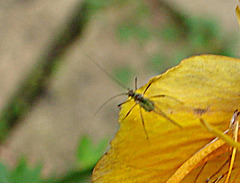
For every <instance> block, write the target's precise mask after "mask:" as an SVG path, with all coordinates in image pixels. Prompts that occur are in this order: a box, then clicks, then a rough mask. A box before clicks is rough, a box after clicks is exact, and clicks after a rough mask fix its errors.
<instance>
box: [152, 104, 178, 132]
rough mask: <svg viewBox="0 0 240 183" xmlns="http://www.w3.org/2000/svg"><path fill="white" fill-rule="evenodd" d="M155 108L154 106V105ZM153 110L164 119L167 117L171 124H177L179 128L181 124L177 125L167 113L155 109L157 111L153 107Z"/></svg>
mask: <svg viewBox="0 0 240 183" xmlns="http://www.w3.org/2000/svg"><path fill="white" fill-rule="evenodd" d="M155 108H156V107H155ZM153 112H155V113H156V114H158V115H160V116H162V117H164V118H165V119H167V120H168V121H170V122H171V123H172V124H174V125H176V126H178V127H179V128H182V126H181V125H179V124H178V123H177V122H176V121H174V120H173V119H171V118H170V117H169V116H168V115H166V114H165V113H164V112H163V111H162V110H160V109H157V111H156V110H155V109H154V110H153Z"/></svg>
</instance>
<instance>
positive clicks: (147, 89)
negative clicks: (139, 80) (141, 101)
mask: <svg viewBox="0 0 240 183" xmlns="http://www.w3.org/2000/svg"><path fill="white" fill-rule="evenodd" d="M151 84H152V82H151V83H149V84H148V86H147V87H146V88H145V90H144V91H143V95H144V94H145V93H146V91H147V90H148V89H149V87H150V86H151Z"/></svg>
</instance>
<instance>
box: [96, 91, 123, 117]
mask: <svg viewBox="0 0 240 183" xmlns="http://www.w3.org/2000/svg"><path fill="white" fill-rule="evenodd" d="M122 95H127V93H120V94H118V95H114V96H112V97H111V98H109V99H108V100H107V101H106V102H104V103H103V104H102V105H101V106H100V107H99V108H98V110H97V111H96V112H95V113H94V115H93V117H94V116H96V114H97V113H98V112H99V111H100V110H101V109H102V108H103V107H104V106H105V105H106V104H107V103H108V102H110V101H111V100H112V99H114V98H116V97H119V96H122Z"/></svg>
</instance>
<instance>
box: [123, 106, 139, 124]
mask: <svg viewBox="0 0 240 183" xmlns="http://www.w3.org/2000/svg"><path fill="white" fill-rule="evenodd" d="M136 105H137V103H135V104H134V105H133V106H132V108H131V109H130V110H129V111H128V113H127V114H126V115H125V116H124V118H123V119H122V120H124V119H125V118H126V117H128V115H129V114H130V113H131V112H132V110H133V108H134V107H136Z"/></svg>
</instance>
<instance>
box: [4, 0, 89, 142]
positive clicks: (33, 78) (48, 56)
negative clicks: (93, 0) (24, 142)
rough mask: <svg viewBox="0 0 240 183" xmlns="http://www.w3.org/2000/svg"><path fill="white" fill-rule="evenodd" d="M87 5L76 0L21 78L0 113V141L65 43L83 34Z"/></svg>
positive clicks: (28, 103) (41, 86) (53, 66)
mask: <svg viewBox="0 0 240 183" xmlns="http://www.w3.org/2000/svg"><path fill="white" fill-rule="evenodd" d="M89 9H90V6H89V4H88V3H87V1H84V2H82V1H81V2H79V4H78V6H77V7H75V9H74V10H73V11H72V12H73V13H72V15H71V17H70V18H69V19H68V21H67V22H64V23H63V27H62V29H60V32H59V33H56V35H57V36H56V37H55V38H54V39H53V40H52V41H50V43H49V46H48V48H47V49H46V50H44V51H43V54H42V55H41V56H40V59H39V61H38V64H37V65H36V66H35V67H34V68H33V69H32V71H31V72H30V73H29V75H28V76H27V77H26V79H25V80H23V82H22V84H21V85H20V87H19V89H18V90H17V91H16V93H15V94H14V95H13V96H12V97H11V100H10V101H9V103H8V104H7V105H6V106H5V107H4V108H3V110H2V111H1V114H0V123H1V124H0V141H1V142H2V141H3V140H4V139H5V138H6V136H7V134H8V132H9V131H10V130H11V129H12V128H13V127H14V126H15V125H16V124H17V122H18V121H19V119H21V118H23V117H24V115H26V113H28V111H29V110H30V109H31V106H32V104H33V103H34V102H35V101H36V99H37V98H38V97H39V96H41V94H42V93H43V92H44V91H45V88H46V87H47V84H48V81H49V79H50V78H51V75H52V73H53V71H55V69H56V66H57V64H58V62H59V61H62V60H61V59H59V58H60V57H61V56H63V54H64V53H65V52H66V51H67V49H68V47H69V46H70V45H71V44H72V43H73V42H74V41H75V40H76V39H77V38H79V37H81V36H82V35H83V30H84V28H85V27H86V23H87V22H88V19H89V16H90V13H89V12H90V11H89Z"/></svg>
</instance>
